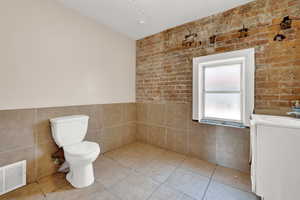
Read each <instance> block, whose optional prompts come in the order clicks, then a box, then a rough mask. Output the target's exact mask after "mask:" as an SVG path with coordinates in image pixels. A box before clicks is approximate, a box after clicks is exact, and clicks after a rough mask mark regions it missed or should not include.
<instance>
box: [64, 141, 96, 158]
mask: <svg viewBox="0 0 300 200" xmlns="http://www.w3.org/2000/svg"><path fill="white" fill-rule="evenodd" d="M64 151H65V153H67V154H68V155H70V156H72V157H86V156H91V155H93V154H95V153H96V154H98V153H99V152H100V147H99V144H97V143H95V142H88V141H83V142H80V143H77V144H72V145H68V146H65V147H64Z"/></svg>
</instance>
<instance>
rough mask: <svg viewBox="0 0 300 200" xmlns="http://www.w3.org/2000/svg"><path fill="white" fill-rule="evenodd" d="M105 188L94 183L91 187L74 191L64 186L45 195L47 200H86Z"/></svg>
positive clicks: (70, 187)
mask: <svg viewBox="0 0 300 200" xmlns="http://www.w3.org/2000/svg"><path fill="white" fill-rule="evenodd" d="M104 190H105V188H104V186H103V185H102V184H100V183H98V182H95V183H94V184H93V185H91V186H89V187H86V188H81V189H76V188H73V187H72V186H65V187H63V188H60V189H58V190H56V191H54V192H51V193H48V194H46V198H47V200H78V199H87V198H88V197H89V196H90V195H91V194H94V193H96V192H102V191H104Z"/></svg>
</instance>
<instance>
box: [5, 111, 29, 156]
mask: <svg viewBox="0 0 300 200" xmlns="http://www.w3.org/2000/svg"><path fill="white" fill-rule="evenodd" d="M0 119H1V120H0V137H1V140H0V152H2V151H9V150H14V149H18V148H25V147H30V146H33V145H34V141H35V137H34V130H33V123H34V120H35V110H34V109H28V110H4V111H0Z"/></svg>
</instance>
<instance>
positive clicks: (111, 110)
mask: <svg viewBox="0 0 300 200" xmlns="http://www.w3.org/2000/svg"><path fill="white" fill-rule="evenodd" d="M101 119H102V125H103V127H112V126H115V125H119V124H121V123H122V122H123V120H124V104H121V103H120V104H104V105H102V112H101Z"/></svg>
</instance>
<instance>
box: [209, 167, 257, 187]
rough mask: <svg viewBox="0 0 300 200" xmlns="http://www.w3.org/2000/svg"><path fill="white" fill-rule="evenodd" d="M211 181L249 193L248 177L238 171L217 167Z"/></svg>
mask: <svg viewBox="0 0 300 200" xmlns="http://www.w3.org/2000/svg"><path fill="white" fill-rule="evenodd" d="M213 180H215V181H217V182H220V183H223V184H227V185H231V186H232V187H235V188H238V189H241V190H243V191H246V192H251V180H250V175H249V174H247V173H243V172H241V171H238V170H234V169H230V168H225V167H221V166H218V167H217V168H216V171H215V173H214V175H213Z"/></svg>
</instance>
